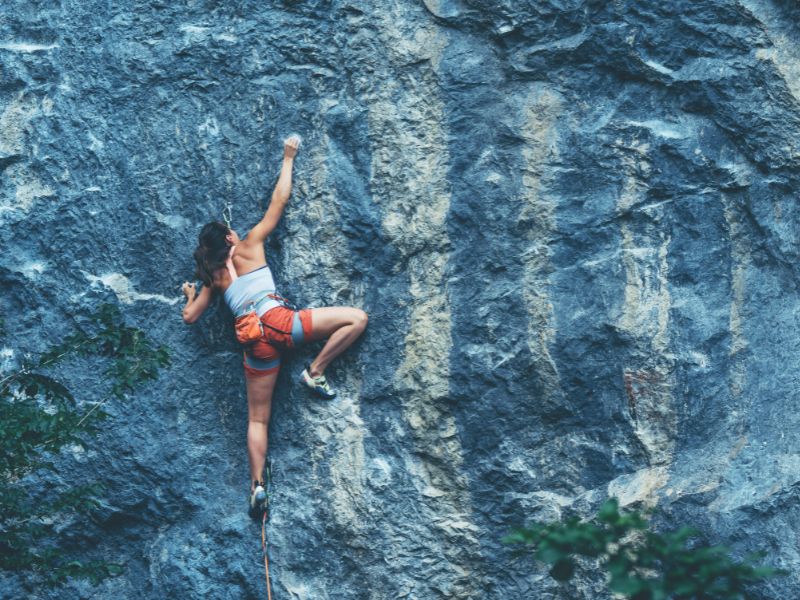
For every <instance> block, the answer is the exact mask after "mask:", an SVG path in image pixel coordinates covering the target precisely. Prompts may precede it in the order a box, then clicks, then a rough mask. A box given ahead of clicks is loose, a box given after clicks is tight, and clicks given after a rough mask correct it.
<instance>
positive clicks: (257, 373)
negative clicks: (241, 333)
mask: <svg viewBox="0 0 800 600" xmlns="http://www.w3.org/2000/svg"><path fill="white" fill-rule="evenodd" d="M261 322H262V323H263V324H264V335H263V337H262V338H261V339H260V340H258V341H257V342H255V343H254V344H253V345H252V346H249V347H248V348H247V350H245V351H244V372H245V376H247V377H263V376H264V375H269V374H270V373H275V372H277V371H278V370H279V369H280V368H281V353H282V352H284V351H285V350H287V349H291V348H296V347H297V346H299V345H300V344H302V343H303V342H305V341H306V340H308V338H309V336H310V335H311V310H310V309H307V308H304V309H302V310H298V311H294V310H291V309H288V308H284V307H283V306H276V307H275V308H271V309H270V310H268V311H267V312H265V313H264V314H263V315H261Z"/></svg>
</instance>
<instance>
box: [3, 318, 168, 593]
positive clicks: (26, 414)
mask: <svg viewBox="0 0 800 600" xmlns="http://www.w3.org/2000/svg"><path fill="white" fill-rule="evenodd" d="M0 335H2V333H0ZM77 357H85V358H89V359H91V360H101V361H102V362H103V364H104V365H105V371H104V374H105V376H106V377H107V378H108V383H109V388H110V389H109V392H110V396H109V397H108V398H106V399H103V400H100V401H96V402H93V403H88V402H86V401H84V402H81V403H79V402H77V401H76V399H75V397H74V396H73V394H72V392H71V391H70V390H69V389H67V387H66V386H65V385H64V384H63V383H61V382H60V381H58V380H57V379H56V378H55V377H54V376H53V375H52V370H53V367H55V366H56V365H59V364H61V363H65V362H66V361H68V360H70V359H75V358H77ZM168 363H169V354H168V351H167V349H166V348H165V347H163V346H160V347H156V346H154V345H153V344H152V342H150V341H149V340H148V339H147V337H146V336H145V334H144V332H142V331H141V330H140V329H136V328H134V327H128V326H127V325H125V323H124V320H123V318H122V316H121V314H120V313H119V310H118V309H117V308H116V307H115V306H113V305H104V306H102V307H101V308H100V309H99V310H98V311H97V312H96V313H95V314H93V315H92V317H91V318H90V319H89V323H88V325H87V327H86V328H85V329H84V328H81V329H78V330H77V331H76V332H74V333H72V334H71V335H69V336H67V337H66V338H65V339H64V340H62V341H61V342H60V343H58V344H55V345H54V346H52V347H51V348H49V349H48V350H47V351H45V352H44V353H43V354H41V355H40V356H38V357H36V358H35V359H31V358H26V359H25V360H24V361H23V363H22V365H21V366H20V367H19V368H18V369H17V370H14V371H11V372H9V373H4V374H2V376H0V484H1V487H0V569H3V570H6V571H31V572H33V573H34V574H35V576H36V577H37V578H39V579H41V580H43V581H45V582H48V583H51V584H52V583H56V582H59V581H62V580H63V579H65V578H66V577H82V578H89V579H91V580H93V581H95V582H96V581H99V580H101V579H103V578H105V577H108V576H109V575H114V574H117V573H119V572H120V571H121V566H120V565H116V564H112V563H107V562H103V561H97V562H89V563H84V562H81V561H79V560H75V559H73V558H70V557H68V556H65V553H64V552H63V551H62V550H61V549H60V547H59V546H60V544H59V537H60V535H62V533H60V526H62V525H63V523H64V522H65V521H67V520H68V519H69V517H70V516H73V515H76V514H79V515H85V514H87V513H90V512H91V511H92V510H93V509H95V508H96V507H97V506H98V503H99V500H98V496H99V495H100V494H101V493H102V486H101V485H100V484H97V483H93V484H88V485H81V486H74V487H71V488H67V489H64V490H61V491H59V492H57V493H53V491H52V490H49V489H45V490H43V489H41V488H42V486H41V485H36V484H35V481H36V479H39V480H41V479H42V477H41V475H43V474H44V473H45V472H46V470H51V471H55V465H54V462H53V461H54V460H55V457H56V456H57V454H58V453H59V451H60V450H61V449H62V448H64V446H67V445H71V444H78V443H85V442H86V440H87V438H88V437H89V436H91V435H92V434H95V433H97V431H98V424H99V423H100V422H101V421H102V420H104V419H106V418H107V417H108V414H107V413H106V411H105V410H104V406H105V404H106V403H107V402H108V401H109V400H111V399H114V398H115V399H123V398H124V397H125V395H126V394H128V393H129V392H132V391H133V390H134V389H135V388H136V387H137V386H138V385H140V384H141V383H143V382H145V381H147V380H149V379H155V378H156V377H157V376H158V371H159V368H161V367H164V366H166V365H167V364H168ZM87 405H90V407H89V408H85V407H86V406H87ZM37 476H38V477H37Z"/></svg>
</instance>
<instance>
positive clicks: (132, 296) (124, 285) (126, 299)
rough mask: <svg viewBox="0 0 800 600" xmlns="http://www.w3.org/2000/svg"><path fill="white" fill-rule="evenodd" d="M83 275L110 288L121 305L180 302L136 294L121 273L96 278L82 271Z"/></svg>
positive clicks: (164, 297)
mask: <svg viewBox="0 0 800 600" xmlns="http://www.w3.org/2000/svg"><path fill="white" fill-rule="evenodd" d="M83 275H84V277H86V279H88V280H89V281H91V282H92V283H102V284H103V285H104V286H106V287H107V288H111V291H113V292H114V293H115V294H116V296H117V298H119V301H120V302H122V303H123V304H133V303H134V302H139V301H142V300H157V301H158V302H163V303H164V304H177V303H178V302H180V298H167V297H166V296H162V295H161V294H142V293H140V292H137V291H136V290H135V289H134V287H133V285H131V282H130V280H129V279H128V278H127V277H125V276H124V275H122V274H121V273H105V274H103V275H100V276H99V277H98V276H97V275H92V274H91V273H87V272H86V271H83Z"/></svg>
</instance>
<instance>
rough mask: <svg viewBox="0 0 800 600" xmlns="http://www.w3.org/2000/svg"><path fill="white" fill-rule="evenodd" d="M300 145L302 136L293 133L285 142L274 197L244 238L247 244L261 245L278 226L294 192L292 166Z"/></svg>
mask: <svg viewBox="0 0 800 600" xmlns="http://www.w3.org/2000/svg"><path fill="white" fill-rule="evenodd" d="M299 146H300V136H298V135H292V136H289V137H288V138H286V140H285V141H284V142H283V166H282V167H281V174H280V177H278V183H277V184H276V185H275V190H274V191H273V192H272V199H271V200H270V202H269V207H268V208H267V212H266V213H265V214H264V218H263V219H261V221H260V222H259V223H258V225H256V226H255V227H253V228H252V229H251V230H250V233H248V234H247V237H246V238H245V239H244V240H243V241H244V242H245V244H246V245H259V246H260V245H261V244H263V243H264V240H266V239H267V236H269V234H270V233H272V231H273V230H274V229H275V227H277V226H278V221H280V220H281V216H282V215H283V210H284V209H285V208H286V204H287V203H288V202H289V195H290V194H291V193H292V168H293V167H294V157H295V155H296V154H297V149H298V147H299Z"/></svg>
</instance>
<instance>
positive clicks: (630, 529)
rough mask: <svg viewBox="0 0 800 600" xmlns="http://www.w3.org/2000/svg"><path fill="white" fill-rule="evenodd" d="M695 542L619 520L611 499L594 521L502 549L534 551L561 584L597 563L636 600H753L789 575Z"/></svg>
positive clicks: (518, 538)
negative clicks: (766, 584)
mask: <svg viewBox="0 0 800 600" xmlns="http://www.w3.org/2000/svg"><path fill="white" fill-rule="evenodd" d="M696 536H697V532H695V531H694V530H693V529H691V528H688V527H683V528H681V529H679V530H678V531H675V532H668V533H663V534H662V533H656V532H654V531H651V530H650V529H649V523H648V521H647V520H646V519H645V518H644V517H643V516H642V515H640V514H639V513H637V512H630V513H627V514H626V513H621V512H620V511H619V504H618V502H617V501H616V500H615V499H613V498H611V499H609V500H607V501H606V502H605V503H604V504H603V505H602V506H601V507H600V510H599V512H598V514H597V517H596V519H594V520H593V521H583V520H580V519H578V518H574V517H572V518H569V519H567V520H565V521H563V522H555V523H534V524H533V525H530V526H528V527H525V528H522V529H518V530H516V531H514V532H513V533H512V534H511V535H509V536H507V537H506V538H505V540H504V541H506V542H508V543H514V544H523V545H525V546H530V547H532V549H533V553H534V556H535V557H536V558H537V559H538V560H541V561H543V562H545V563H547V564H549V565H551V567H550V575H551V576H552V577H553V578H554V579H556V580H557V581H562V582H563V581H568V580H569V579H571V578H572V576H573V575H574V574H575V571H576V569H577V567H578V559H579V558H584V559H590V560H595V561H598V562H600V563H602V564H603V565H604V566H605V568H606V570H607V572H608V587H609V589H610V590H611V591H612V592H615V593H617V594H619V595H621V596H624V597H626V598H632V599H634V600H666V599H668V598H671V599H681V600H690V599H691V600H722V599H724V600H734V599H741V598H746V597H747V596H746V593H745V586H746V585H747V584H749V583H754V582H757V581H761V580H764V579H766V578H769V577H774V576H776V575H782V574H785V572H784V571H781V570H778V569H774V568H771V567H765V566H759V565H758V562H759V560H760V559H761V558H762V556H761V555H750V556H747V557H745V559H744V560H743V561H742V562H737V561H735V560H733V559H732V558H731V557H730V556H729V552H728V550H727V549H726V548H724V547H722V546H714V547H701V546H696V545H692V544H691V540H692V539H693V538H695V537H696Z"/></svg>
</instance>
